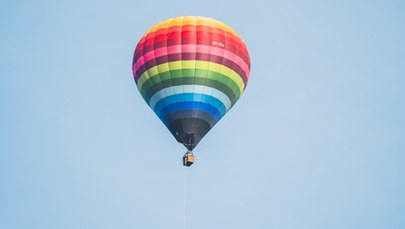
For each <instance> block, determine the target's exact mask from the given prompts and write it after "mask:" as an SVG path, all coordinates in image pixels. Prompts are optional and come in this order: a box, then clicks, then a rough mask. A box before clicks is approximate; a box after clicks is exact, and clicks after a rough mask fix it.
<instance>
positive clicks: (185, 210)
mask: <svg viewBox="0 0 405 229" xmlns="http://www.w3.org/2000/svg"><path fill="white" fill-rule="evenodd" d="M187 170H188V168H187V167H186V166H184V190H183V229H186V217H187Z"/></svg>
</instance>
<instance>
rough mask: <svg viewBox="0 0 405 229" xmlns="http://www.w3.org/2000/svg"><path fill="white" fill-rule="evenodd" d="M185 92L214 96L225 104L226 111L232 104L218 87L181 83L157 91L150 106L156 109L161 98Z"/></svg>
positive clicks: (150, 101)
mask: <svg viewBox="0 0 405 229" xmlns="http://www.w3.org/2000/svg"><path fill="white" fill-rule="evenodd" d="M183 93H198V94H204V95H209V96H212V97H214V98H216V99H218V100H219V101H221V102H222V103H223V104H224V106H225V109H226V111H228V110H229V109H230V108H231V105H232V103H231V100H230V99H229V97H228V96H227V95H226V94H225V93H223V92H222V91H220V90H218V89H216V88H213V87H207V86H201V85H179V86H173V87H167V88H164V89H162V90H160V91H158V92H156V93H155V94H154V95H153V96H152V97H151V98H150V100H149V106H150V108H152V110H155V106H156V104H157V103H158V102H159V101H160V100H161V99H164V98H166V97H168V96H171V95H178V94H183Z"/></svg>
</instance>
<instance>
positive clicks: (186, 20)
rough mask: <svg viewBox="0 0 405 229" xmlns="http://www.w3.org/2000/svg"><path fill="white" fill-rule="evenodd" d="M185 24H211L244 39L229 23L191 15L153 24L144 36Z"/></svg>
mask: <svg viewBox="0 0 405 229" xmlns="http://www.w3.org/2000/svg"><path fill="white" fill-rule="evenodd" d="M184 25H194V26H199V25H202V26H209V27H217V28H220V29H222V30H224V31H227V32H229V33H232V34H233V35H234V36H236V37H238V38H239V39H241V40H242V38H241V37H240V36H239V34H238V33H236V31H235V30H234V29H232V28H231V27H229V26H228V25H226V24H225V23H223V22H220V21H217V20H215V19H212V18H206V17H191V16H190V17H177V18H172V19H168V20H165V21H163V22H160V23H158V24H156V25H155V26H153V27H152V28H150V29H149V30H148V31H147V32H146V33H145V34H144V36H145V35H147V34H148V33H153V32H156V31H157V30H159V29H163V28H169V27H173V26H184Z"/></svg>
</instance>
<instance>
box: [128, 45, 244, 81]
mask: <svg viewBox="0 0 405 229" xmlns="http://www.w3.org/2000/svg"><path fill="white" fill-rule="evenodd" d="M182 52H197V53H204V54H213V55H217V56H222V57H224V58H226V59H229V60H231V61H233V62H234V63H236V64H237V65H239V66H240V67H241V68H242V69H243V71H245V72H246V76H247V77H248V78H249V66H248V65H247V64H246V62H245V61H243V59H242V58H240V57H239V56H237V55H235V53H233V52H230V51H228V50H225V49H223V48H219V47H215V46H209V45H194V44H188V45H173V46H169V47H162V48H158V49H155V50H153V51H150V52H147V53H146V54H145V55H143V56H141V57H139V58H138V60H137V61H136V63H135V64H134V66H133V71H134V72H136V71H137V70H138V69H139V67H141V66H142V65H143V64H145V62H148V61H150V60H152V59H154V58H157V57H160V56H164V55H168V54H174V53H182Z"/></svg>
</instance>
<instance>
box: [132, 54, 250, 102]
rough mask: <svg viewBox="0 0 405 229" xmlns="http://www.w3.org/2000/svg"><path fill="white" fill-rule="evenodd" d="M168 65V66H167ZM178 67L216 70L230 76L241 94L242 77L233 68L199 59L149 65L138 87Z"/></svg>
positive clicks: (242, 86) (242, 87)
mask: <svg viewBox="0 0 405 229" xmlns="http://www.w3.org/2000/svg"><path fill="white" fill-rule="evenodd" d="M169 66H170V67H169ZM180 69H200V70H208V71H213V72H218V73H221V74H223V75H225V76H226V77H228V78H230V79H231V80H232V81H234V82H235V83H236V84H237V85H238V86H239V91H240V93H241V94H242V92H243V89H244V88H245V84H244V82H243V80H242V77H241V76H240V75H239V74H238V73H237V72H235V71H234V70H232V69H230V68H228V67H226V66H224V65H221V64H217V63H213V62H209V61H199V60H197V61H196V60H179V61H172V62H168V63H163V64H159V65H157V66H154V67H151V68H149V69H148V70H146V71H145V72H143V73H142V75H141V77H139V79H138V89H139V91H140V90H141V88H142V86H143V84H144V83H145V82H146V81H147V80H148V79H149V78H151V77H156V76H158V75H159V73H163V72H167V71H169V70H172V71H173V70H180Z"/></svg>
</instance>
